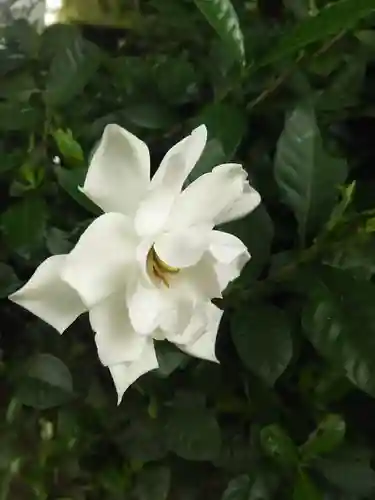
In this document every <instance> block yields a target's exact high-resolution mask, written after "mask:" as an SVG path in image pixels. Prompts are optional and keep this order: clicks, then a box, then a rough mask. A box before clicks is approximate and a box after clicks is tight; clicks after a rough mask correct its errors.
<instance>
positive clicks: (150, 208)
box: [134, 189, 175, 237]
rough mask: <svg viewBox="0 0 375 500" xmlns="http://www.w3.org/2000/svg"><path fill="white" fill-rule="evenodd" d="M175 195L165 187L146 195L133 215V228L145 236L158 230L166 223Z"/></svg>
mask: <svg viewBox="0 0 375 500" xmlns="http://www.w3.org/2000/svg"><path fill="white" fill-rule="evenodd" d="M174 200H175V196H174V194H173V193H171V192H170V191H167V190H165V189H156V190H155V191H151V192H150V193H149V194H148V195H146V197H145V199H144V200H143V201H142V202H141V203H140V205H139V208H138V210H137V213H136V215H135V221H134V224H135V229H136V231H137V233H138V234H139V236H142V237H145V236H146V237H147V236H150V235H154V234H156V233H157V232H159V231H160V230H161V229H162V228H163V227H164V226H165V224H166V222H167V220H168V217H169V215H170V212H171V208H172V206H173V203H174Z"/></svg>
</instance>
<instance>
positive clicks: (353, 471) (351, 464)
mask: <svg viewBox="0 0 375 500" xmlns="http://www.w3.org/2000/svg"><path fill="white" fill-rule="evenodd" d="M370 460H371V456H369V453H367V451H366V450H355V449H347V450H345V451H341V452H340V453H339V454H337V456H336V457H335V458H330V459H321V460H319V462H318V463H317V464H316V467H317V469H318V470H319V472H320V473H321V474H323V476H324V477H325V478H326V479H327V480H328V481H329V482H330V483H331V484H333V485H334V486H335V487H336V488H339V489H340V490H341V491H342V492H344V493H345V494H347V495H359V496H360V498H363V497H364V496H366V497H367V496H368V495H370V494H371V493H374V492H375V471H374V470H373V469H372V468H371V462H370Z"/></svg>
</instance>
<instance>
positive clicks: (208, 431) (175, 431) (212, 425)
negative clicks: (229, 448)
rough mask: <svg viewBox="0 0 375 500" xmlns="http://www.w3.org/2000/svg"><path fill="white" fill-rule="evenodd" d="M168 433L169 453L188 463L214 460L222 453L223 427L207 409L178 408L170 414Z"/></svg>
mask: <svg viewBox="0 0 375 500" xmlns="http://www.w3.org/2000/svg"><path fill="white" fill-rule="evenodd" d="M165 433H166V439H167V443H168V448H169V450H170V451H173V452H174V453H176V454H177V455H179V456H180V457H182V458H184V459H185V460H213V459H214V458H215V457H216V456H217V455H218V453H219V451H220V446H221V433H220V427H219V424H218V422H217V420H216V418H215V415H214V414H213V413H212V412H211V411H210V410H208V409H206V408H204V407H199V406H196V405H188V406H186V407H184V406H174V407H173V408H172V409H171V410H170V411H169V413H168V416H167V423H166V426H165Z"/></svg>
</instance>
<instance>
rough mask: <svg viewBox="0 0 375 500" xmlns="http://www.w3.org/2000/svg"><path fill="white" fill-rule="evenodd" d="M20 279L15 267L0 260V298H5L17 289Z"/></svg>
mask: <svg viewBox="0 0 375 500" xmlns="http://www.w3.org/2000/svg"><path fill="white" fill-rule="evenodd" d="M19 285H20V281H19V279H18V278H17V275H16V273H15V272H14V271H13V269H12V268H11V267H10V266H8V265H7V264H4V263H2V262H0V298H1V299H3V298H5V297H7V296H8V295H9V294H11V293H13V292H15V291H16V289H17V288H18V287H19Z"/></svg>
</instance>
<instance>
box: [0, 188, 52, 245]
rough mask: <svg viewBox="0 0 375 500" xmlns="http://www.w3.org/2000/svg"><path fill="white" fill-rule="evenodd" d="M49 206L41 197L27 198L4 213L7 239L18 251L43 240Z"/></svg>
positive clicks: (2, 222)
mask: <svg viewBox="0 0 375 500" xmlns="http://www.w3.org/2000/svg"><path fill="white" fill-rule="evenodd" d="M46 220H47V207H46V204H45V202H44V200H43V199H41V198H36V197H35V198H34V197H30V198H25V199H23V200H22V201H20V202H18V203H16V204H14V205H11V206H10V207H9V208H8V210H7V211H6V212H4V213H3V214H2V217H1V226H2V228H3V232H4V236H5V241H6V242H7V244H8V245H9V246H10V247H11V248H12V249H14V250H16V251H24V250H28V249H30V248H32V247H34V246H35V245H37V244H39V243H40V242H41V241H42V238H43V235H44V230H45V226H46Z"/></svg>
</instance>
